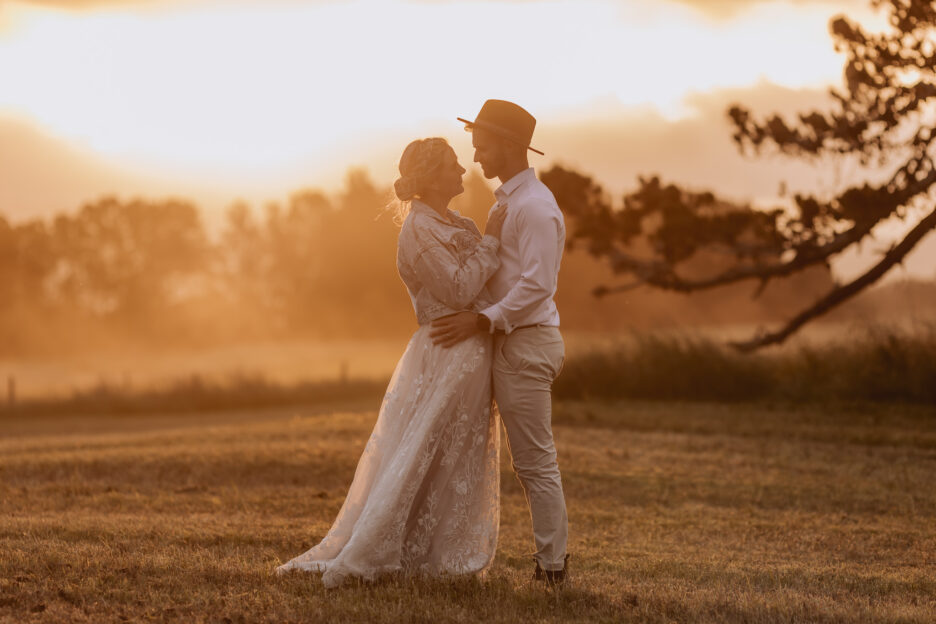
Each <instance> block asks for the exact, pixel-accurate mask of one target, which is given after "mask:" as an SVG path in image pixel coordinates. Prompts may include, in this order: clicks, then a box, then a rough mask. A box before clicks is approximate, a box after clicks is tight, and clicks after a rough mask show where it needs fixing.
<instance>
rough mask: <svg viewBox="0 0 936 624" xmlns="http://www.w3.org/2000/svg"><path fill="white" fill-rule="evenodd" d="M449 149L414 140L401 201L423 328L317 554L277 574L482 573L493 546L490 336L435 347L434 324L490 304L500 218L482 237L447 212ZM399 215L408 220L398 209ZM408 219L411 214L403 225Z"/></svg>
mask: <svg viewBox="0 0 936 624" xmlns="http://www.w3.org/2000/svg"><path fill="white" fill-rule="evenodd" d="M464 173H465V169H464V168H462V166H461V165H459V163H458V159H457V157H456V156H455V152H454V150H452V148H451V147H450V146H449V144H448V143H446V141H445V140H444V139H440V138H430V139H422V140H417V141H413V142H412V143H410V144H409V145H408V146H407V147H406V149H405V150H404V151H403V156H402V157H401V158H400V178H399V179H398V180H397V181H396V182H395V184H394V190H395V191H396V195H397V197H398V198H399V199H400V200H401V202H403V204H402V205H403V207H404V208H406V207H408V208H409V210H408V213H404V214H405V219H404V221H403V225H402V227H401V229H400V235H399V240H398V246H397V267H398V269H399V272H400V276H401V277H402V278H403V282H404V284H405V285H406V288H407V290H408V291H409V295H410V298H411V299H412V302H413V307H414V308H415V311H416V318H417V321H418V322H419V329H417V330H416V333H415V334H413V337H412V339H411V340H410V342H409V344H408V345H407V347H406V350H405V351H404V353H403V357H402V358H401V359H400V361H399V363H398V364H397V367H396V370H395V371H394V373H393V377H392V378H391V379H390V385H389V387H388V388H387V393H386V395H385V396H384V399H383V403H382V405H381V407H380V413H379V414H378V416H377V422H376V424H375V426H374V431H373V433H372V434H371V436H370V439H369V440H368V442H367V445H366V447H365V448H364V453H363V454H362V455H361V459H360V461H359V462H358V466H357V470H356V471H355V473H354V480H353V481H352V483H351V488H350V490H349V491H348V495H347V498H346V499H345V501H344V505H343V506H342V507H341V511H340V512H338V517H337V518H336V519H335V522H334V524H333V525H332V527H331V529H330V530H329V531H328V534H327V535H326V536H325V538H324V539H323V540H322V541H321V542H320V543H319V544H318V545H316V546H314V547H313V548H311V549H310V550H308V551H307V552H305V553H303V554H301V555H299V556H298V557H296V558H294V559H292V560H290V561H288V562H287V563H285V564H284V565H281V566H280V567H278V568H277V569H276V571H277V573H280V574H281V573H284V572H287V571H289V570H294V569H295V570H306V571H314V572H323V573H324V574H323V576H322V581H323V582H324V584H325V585H326V586H327V587H334V586H337V585H340V584H341V582H342V581H343V580H344V579H345V578H347V577H349V576H353V577H359V578H363V579H366V580H372V579H374V578H376V577H377V576H379V575H381V574H385V573H389V572H397V571H402V572H405V573H421V574H427V575H433V576H439V575H448V574H471V573H476V572H480V571H483V570H484V569H486V568H487V567H488V566H489V565H490V563H491V561H492V559H493V557H494V550H495V548H496V545H497V530H498V522H499V468H498V453H499V448H500V443H499V437H498V427H497V414H496V411H492V408H491V337H490V336H489V335H488V334H482V333H477V334H475V335H474V336H473V337H471V338H470V339H468V340H465V341H463V342H461V343H458V344H457V345H455V346H453V347H441V346H437V345H434V344H433V343H432V341H431V340H430V338H429V331H430V326H429V324H430V322H431V321H433V320H434V319H436V318H440V317H443V316H447V315H449V314H454V313H456V312H459V311H462V310H466V309H470V310H474V311H479V310H481V309H483V308H485V307H487V306H489V305H491V304H492V303H494V302H493V301H491V300H490V296H489V295H488V293H487V291H486V290H485V288H484V284H485V282H487V280H488V278H489V277H491V275H492V274H493V273H494V272H495V271H496V270H497V269H498V267H499V265H500V261H499V260H498V258H497V250H498V247H499V245H500V231H501V226H502V225H503V221H504V215H505V209H504V208H498V209H497V210H496V211H494V212H493V213H492V214H491V217H490V219H489V220H488V223H487V225H486V228H485V234H484V236H481V233H480V232H479V231H478V228H477V227H476V226H475V224H474V222H473V221H472V220H471V219H467V218H465V217H462V216H460V215H459V214H458V213H457V212H453V211H451V210H449V209H448V204H449V202H450V201H451V199H452V198H453V197H455V196H456V195H458V194H460V193H462V192H463V191H464V187H463V186H462V174H464ZM401 212H402V211H401ZM401 216H404V215H401Z"/></svg>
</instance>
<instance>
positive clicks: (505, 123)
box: [456, 100, 544, 155]
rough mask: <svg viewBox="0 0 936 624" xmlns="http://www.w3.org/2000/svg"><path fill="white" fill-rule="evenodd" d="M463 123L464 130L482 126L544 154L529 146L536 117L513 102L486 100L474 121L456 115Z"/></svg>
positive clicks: (541, 153)
mask: <svg viewBox="0 0 936 624" xmlns="http://www.w3.org/2000/svg"><path fill="white" fill-rule="evenodd" d="M456 119H458V121H460V122H462V123H464V124H465V130H469V131H470V130H473V129H474V128H484V129H485V130H490V131H491V132H493V133H494V134H497V135H499V136H502V137H504V138H505V139H509V140H511V141H513V142H514V143H519V144H520V145H522V146H523V147H525V148H527V149H528V150H531V151H534V152H536V153H537V154H540V155H544V154H543V152H541V151H539V150H538V149H535V148H532V147H530V140H531V139H532V138H533V128H535V127H536V118H535V117H533V115H531V114H530V113H528V112H526V111H525V110H523V109H522V108H521V107H519V106H517V105H516V104H514V103H513V102H508V101H506V100H488V101H487V102H485V103H484V106H482V107H481V112H480V113H478V116H477V117H475V120H474V121H468V120H467V119H462V118H461V117H456Z"/></svg>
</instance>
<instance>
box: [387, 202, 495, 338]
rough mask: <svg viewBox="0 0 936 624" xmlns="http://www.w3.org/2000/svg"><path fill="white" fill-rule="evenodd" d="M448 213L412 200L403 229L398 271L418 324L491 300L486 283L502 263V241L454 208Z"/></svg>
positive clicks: (398, 249)
mask: <svg viewBox="0 0 936 624" xmlns="http://www.w3.org/2000/svg"><path fill="white" fill-rule="evenodd" d="M448 217H449V218H448V219H446V218H444V217H442V216H441V215H439V214H438V213H437V212H436V211H435V210H433V209H432V208H430V207H429V206H427V205H425V204H423V203H422V202H419V201H418V200H414V201H413V207H412V210H411V211H410V213H409V215H407V217H406V220H405V221H404V223H403V227H402V228H401V230H400V237H399V239H398V243H397V269H398V270H399V272H400V277H401V278H402V279H403V283H404V284H406V288H407V290H408V291H409V294H410V299H411V300H412V302H413V308H414V309H415V311H416V319H417V321H418V322H419V324H420V325H424V324H426V323H428V322H430V321H432V320H433V319H436V318H439V317H441V316H446V315H448V314H454V313H455V312H459V311H462V310H473V311H478V310H481V309H483V308H485V307H487V306H489V305H491V304H492V303H493V301H492V300H491V297H490V295H489V294H488V293H487V290H486V289H485V283H486V282H487V281H488V279H489V278H490V277H491V276H492V275H493V274H494V272H495V271H497V269H498V268H499V267H500V260H499V259H498V257H497V250H498V248H499V246H500V241H499V240H498V239H497V238H495V237H493V236H483V237H482V236H481V233H480V232H479V231H478V228H477V226H475V224H474V222H473V221H472V220H471V219H467V218H464V217H461V216H459V215H458V213H456V212H452V211H449V213H448Z"/></svg>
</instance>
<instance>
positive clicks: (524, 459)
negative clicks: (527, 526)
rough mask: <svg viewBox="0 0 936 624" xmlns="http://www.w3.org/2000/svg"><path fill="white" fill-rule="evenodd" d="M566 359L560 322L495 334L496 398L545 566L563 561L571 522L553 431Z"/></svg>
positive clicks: (539, 558) (555, 567)
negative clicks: (555, 395)
mask: <svg viewBox="0 0 936 624" xmlns="http://www.w3.org/2000/svg"><path fill="white" fill-rule="evenodd" d="M564 358H565V345H564V344H563V342H562V335H561V334H560V333H559V328H558V327H544V326H537V327H527V328H523V329H516V330H514V331H513V332H512V333H511V334H509V335H503V334H497V335H495V336H494V372H493V375H494V400H495V401H496V402H497V408H498V410H499V411H500V415H501V419H502V420H503V421H504V429H505V430H506V431H507V445H508V447H509V448H510V457H511V462H512V465H513V469H514V472H515V473H516V474H517V478H518V479H519V480H520V484H521V485H522V486H523V492H524V494H525V495H526V499H527V504H528V505H529V506H530V515H531V516H532V519H533V538H534V540H535V542H536V554H535V555H534V556H535V558H536V560H537V561H538V562H539V564H540V566H541V567H542V568H543V569H544V570H561V569H562V567H563V565H564V563H565V554H566V542H567V541H568V534H569V521H568V517H567V515H566V506H565V496H564V495H563V493H562V480H561V479H560V477H559V464H558V463H557V462H556V445H555V444H554V443H553V435H552V383H553V380H554V379H555V378H556V376H557V375H558V374H559V370H560V369H561V368H562V362H563V359H564Z"/></svg>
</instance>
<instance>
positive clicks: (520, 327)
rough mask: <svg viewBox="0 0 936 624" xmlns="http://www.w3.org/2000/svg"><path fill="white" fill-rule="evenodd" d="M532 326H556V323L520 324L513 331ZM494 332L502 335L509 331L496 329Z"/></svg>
mask: <svg viewBox="0 0 936 624" xmlns="http://www.w3.org/2000/svg"><path fill="white" fill-rule="evenodd" d="M531 327H555V325H544V324H542V323H536V324H534V325H518V326H517V327H514V328H513V331H517V330H518V329H530V328H531ZM494 333H495V334H500V335H502V336H503V335H506V334H507V332H505V331H504V330H503V329H495V330H494ZM511 333H512V332H511Z"/></svg>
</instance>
